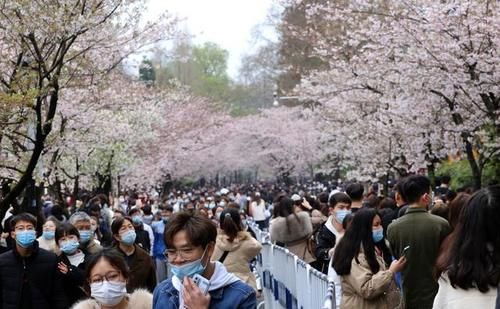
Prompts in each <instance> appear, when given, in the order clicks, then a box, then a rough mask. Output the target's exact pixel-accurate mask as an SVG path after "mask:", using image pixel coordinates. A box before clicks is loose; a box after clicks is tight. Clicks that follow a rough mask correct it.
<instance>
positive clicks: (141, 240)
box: [128, 207, 155, 254]
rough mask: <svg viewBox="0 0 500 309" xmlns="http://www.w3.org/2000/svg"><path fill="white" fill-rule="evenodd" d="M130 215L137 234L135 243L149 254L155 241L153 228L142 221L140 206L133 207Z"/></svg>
mask: <svg viewBox="0 0 500 309" xmlns="http://www.w3.org/2000/svg"><path fill="white" fill-rule="evenodd" d="M128 215H129V217H131V218H132V223H133V224H134V228H135V234H136V235H137V237H136V241H135V243H136V244H138V245H139V246H141V248H142V249H143V250H144V251H146V252H147V253H148V254H149V253H150V252H151V249H152V248H153V245H154V242H155V240H154V233H153V229H152V228H151V227H150V226H149V225H147V224H144V223H143V222H142V212H141V210H140V209H139V208H137V207H133V208H132V209H130V211H129V213H128Z"/></svg>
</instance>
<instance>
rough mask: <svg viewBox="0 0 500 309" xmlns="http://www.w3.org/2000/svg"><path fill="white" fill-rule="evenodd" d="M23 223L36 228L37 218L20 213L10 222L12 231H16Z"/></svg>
mask: <svg viewBox="0 0 500 309" xmlns="http://www.w3.org/2000/svg"><path fill="white" fill-rule="evenodd" d="M21 221H25V222H29V223H31V224H33V226H34V227H35V228H36V217H35V216H33V215H32V214H30V213H27V212H23V213H20V214H18V215H15V216H14V217H12V219H11V220H10V229H11V231H14V230H15V228H16V224H17V223H19V222H21Z"/></svg>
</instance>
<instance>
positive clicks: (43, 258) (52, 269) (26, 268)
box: [0, 213, 68, 309]
mask: <svg viewBox="0 0 500 309" xmlns="http://www.w3.org/2000/svg"><path fill="white" fill-rule="evenodd" d="M10 224H11V230H12V231H11V237H12V238H13V239H15V241H16V244H15V247H14V248H13V249H12V250H10V251H7V252H5V253H3V254H1V255H0V308H2V309H18V308H21V309H52V308H60V309H63V308H68V304H67V299H66V296H65V295H64V290H63V287H62V280H61V276H60V275H59V273H58V271H57V257H56V255H55V254H54V253H52V252H49V251H46V250H44V249H41V248H40V247H39V246H38V242H37V241H36V224H37V222H36V218H35V217H34V216H33V215H31V214H28V213H21V214H18V215H15V216H14V217H13V218H12V219H11V220H10Z"/></svg>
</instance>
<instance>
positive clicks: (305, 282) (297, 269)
mask: <svg viewBox="0 0 500 309" xmlns="http://www.w3.org/2000/svg"><path fill="white" fill-rule="evenodd" d="M248 226H249V227H250V228H251V229H252V231H254V233H255V235H256V237H257V240H259V241H260V242H261V244H262V251H261V253H260V254H259V256H258V257H257V265H256V268H257V273H258V274H259V276H260V278H261V279H262V286H263V291H262V293H263V296H264V304H263V305H264V306H265V308H266V309H278V308H286V309H316V308H317V309H333V308H335V285H334V284H333V282H329V281H328V277H327V276H326V275H325V274H323V273H321V272H319V271H317V270H316V269H314V268H312V267H311V266H310V265H309V264H307V263H306V262H304V261H303V260H301V259H299V258H298V257H297V256H296V255H295V254H293V253H290V252H289V251H288V249H286V248H283V247H280V246H276V245H273V244H271V242H270V237H269V233H267V232H265V231H261V230H260V229H259V228H258V226H257V225H256V224H255V223H253V222H249V223H248ZM261 306H262V304H260V305H259V307H261Z"/></svg>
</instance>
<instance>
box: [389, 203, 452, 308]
mask: <svg viewBox="0 0 500 309" xmlns="http://www.w3.org/2000/svg"><path fill="white" fill-rule="evenodd" d="M450 231H451V229H450V225H449V224H448V221H446V220H445V219H443V218H441V217H438V216H435V215H431V214H429V213H427V210H425V209H423V208H416V207H409V208H408V210H407V211H406V214H405V215H404V216H402V217H401V218H399V219H397V220H396V221H394V222H392V223H391V224H390V225H389V228H388V230H387V239H388V240H389V243H390V245H391V249H392V253H393V255H394V256H395V257H396V258H399V257H400V255H401V253H402V251H403V248H405V247H406V246H410V249H409V250H408V252H407V254H406V258H407V262H406V266H405V268H404V270H403V271H402V285H403V297H404V302H405V308H406V309H416V308H418V309H426V308H432V305H433V301H434V297H435V296H436V294H437V291H438V283H437V281H436V280H435V279H434V275H433V270H434V266H435V263H436V258H437V256H438V251H439V246H440V244H441V241H442V240H443V239H444V238H445V237H446V235H448V234H449V233H450Z"/></svg>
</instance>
